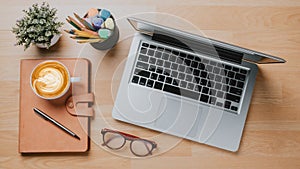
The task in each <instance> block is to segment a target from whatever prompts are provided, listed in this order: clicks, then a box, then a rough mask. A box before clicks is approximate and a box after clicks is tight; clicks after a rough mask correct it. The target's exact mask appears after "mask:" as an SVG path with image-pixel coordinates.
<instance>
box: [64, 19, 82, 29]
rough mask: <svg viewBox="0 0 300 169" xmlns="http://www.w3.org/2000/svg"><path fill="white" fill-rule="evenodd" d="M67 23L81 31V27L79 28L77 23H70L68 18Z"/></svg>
mask: <svg viewBox="0 0 300 169" xmlns="http://www.w3.org/2000/svg"><path fill="white" fill-rule="evenodd" d="M66 20H67V22H69V23H70V24H71V25H72V26H73V27H75V28H76V29H77V30H81V28H80V27H78V26H77V25H76V24H75V23H73V22H72V21H70V20H69V19H68V18H66Z"/></svg>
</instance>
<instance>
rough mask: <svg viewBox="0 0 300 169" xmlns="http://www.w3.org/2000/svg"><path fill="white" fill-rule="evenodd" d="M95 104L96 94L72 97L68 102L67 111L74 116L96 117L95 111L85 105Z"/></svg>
mask: <svg viewBox="0 0 300 169" xmlns="http://www.w3.org/2000/svg"><path fill="white" fill-rule="evenodd" d="M89 103H90V104H93V103H94V94H93V93H88V94H84V95H77V96H71V97H69V98H68V100H67V101H66V109H67V111H68V112H69V113H70V114H71V115H73V116H87V117H91V116H94V109H93V108H92V107H87V106H85V104H89Z"/></svg>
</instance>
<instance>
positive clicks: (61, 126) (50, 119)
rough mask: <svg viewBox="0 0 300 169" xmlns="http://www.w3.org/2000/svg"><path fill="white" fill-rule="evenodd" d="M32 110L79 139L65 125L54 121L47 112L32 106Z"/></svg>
mask: <svg viewBox="0 0 300 169" xmlns="http://www.w3.org/2000/svg"><path fill="white" fill-rule="evenodd" d="M33 111H34V112H35V113H36V114H38V115H39V116H40V117H42V118H43V119H45V120H47V121H49V122H51V123H53V124H54V125H55V126H57V127H58V128H60V129H62V130H63V131H64V132H66V133H68V134H69V135H71V136H73V137H75V138H77V139H78V140H80V138H79V137H78V136H77V135H76V134H75V133H74V132H72V131H71V130H70V129H68V128H67V127H65V126H63V125H62V124H60V123H59V122H57V121H55V120H54V119H53V118H51V117H50V116H48V115H47V114H45V113H44V112H43V111H41V110H39V109H38V108H36V107H34V108H33Z"/></svg>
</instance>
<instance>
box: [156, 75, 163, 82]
mask: <svg viewBox="0 0 300 169" xmlns="http://www.w3.org/2000/svg"><path fill="white" fill-rule="evenodd" d="M157 80H158V81H160V82H164V81H165V76H164V75H159V76H158V79H157Z"/></svg>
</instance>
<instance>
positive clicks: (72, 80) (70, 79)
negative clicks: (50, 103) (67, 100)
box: [30, 60, 80, 100]
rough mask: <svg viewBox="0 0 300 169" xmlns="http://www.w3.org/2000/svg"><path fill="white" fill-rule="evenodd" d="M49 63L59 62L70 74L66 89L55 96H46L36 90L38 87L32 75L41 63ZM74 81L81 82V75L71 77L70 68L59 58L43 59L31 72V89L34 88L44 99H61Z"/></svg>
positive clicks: (68, 74)
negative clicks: (34, 83)
mask: <svg viewBox="0 0 300 169" xmlns="http://www.w3.org/2000/svg"><path fill="white" fill-rule="evenodd" d="M47 63H55V64H59V65H60V66H62V67H63V69H64V71H65V72H66V73H67V76H68V81H67V85H66V87H65V88H64V90H63V91H62V92H60V93H59V94H58V95H55V96H53V97H45V96H42V95H41V94H39V93H38V92H37V91H36V88H35V87H34V86H33V79H32V76H33V73H34V72H35V70H36V69H37V68H39V67H40V66H41V65H44V64H47ZM74 82H80V77H71V75H70V72H69V70H68V68H67V67H66V66H65V65H64V64H63V63H61V62H59V61H57V60H46V61H43V62H41V63H39V64H38V65H36V66H35V67H34V69H33V70H32V72H31V74H30V87H31V89H32V90H33V92H34V93H35V94H36V95H37V96H38V97H40V98H42V99H46V100H55V99H59V98H61V97H62V96H64V95H65V94H66V93H67V92H68V91H69V89H70V86H71V83H74Z"/></svg>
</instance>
